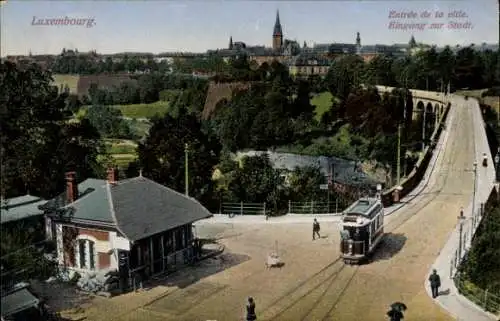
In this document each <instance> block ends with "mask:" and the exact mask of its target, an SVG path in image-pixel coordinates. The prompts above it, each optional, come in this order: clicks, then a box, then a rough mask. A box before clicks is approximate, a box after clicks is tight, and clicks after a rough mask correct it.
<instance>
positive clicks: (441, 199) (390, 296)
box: [262, 97, 477, 321]
mask: <svg viewBox="0 0 500 321" xmlns="http://www.w3.org/2000/svg"><path fill="white" fill-rule="evenodd" d="M452 108H453V110H452V111H451V112H450V115H449V116H450V118H451V119H450V122H451V126H448V130H449V131H450V133H449V138H448V141H447V144H446V147H445V149H444V150H443V151H442V152H441V154H440V157H439V158H438V159H437V164H436V169H435V171H434V172H433V173H432V175H431V177H430V179H429V185H428V186H427V188H426V189H424V190H423V191H422V193H421V194H420V195H419V196H417V197H416V198H415V199H413V200H412V201H411V202H410V203H409V204H407V205H405V206H404V207H403V208H402V209H401V210H400V211H399V213H397V214H396V216H394V217H393V218H392V219H391V220H390V222H389V223H388V224H387V231H388V232H390V234H389V235H388V240H387V241H386V244H384V245H383V246H382V251H379V252H378V253H377V255H375V262H373V263H371V264H369V265H364V266H360V267H359V268H355V267H346V268H343V269H342V270H341V271H340V272H339V271H338V270H339V269H341V267H335V268H332V269H331V271H330V273H329V274H328V275H325V276H323V277H324V280H323V281H320V283H323V284H324V285H322V286H320V287H318V288H316V289H313V287H314V285H313V284H312V283H311V290H312V292H311V293H309V294H308V295H307V296H306V297H303V298H302V299H301V300H300V301H298V302H296V303H294V302H293V299H290V300H289V302H286V303H285V302H283V303H280V304H281V305H282V306H283V308H284V309H286V310H285V311H283V312H281V313H279V315H277V316H276V315H274V313H270V314H269V315H266V316H264V317H263V318H262V319H266V320H353V321H354V320H381V319H383V317H381V316H383V315H384V313H385V312H386V310H387V306H384V304H386V303H387V302H391V301H403V302H405V303H406V304H407V305H408V306H409V309H410V310H409V311H408V314H409V315H411V320H422V321H424V320H425V321H427V320H436V321H437V320H452V318H451V317H449V316H448V315H447V313H446V312H445V311H443V310H442V309H441V308H440V307H438V306H437V305H435V304H434V302H432V300H431V299H430V298H429V297H428V296H427V294H426V292H425V289H424V288H423V287H422V280H423V279H425V277H426V273H427V272H428V270H429V266H431V265H432V263H433V262H434V260H435V258H436V256H437V255H438V253H439V251H440V249H441V248H442V247H443V245H444V243H445V242H446V240H447V239H448V237H449V235H450V233H451V231H452V230H453V229H454V227H455V225H456V223H457V218H456V217H457V214H458V213H459V210H460V207H461V206H466V205H467V204H468V203H469V201H470V199H471V194H472V188H473V173H472V172H471V169H472V164H473V162H474V159H473V158H474V156H473V155H474V154H475V152H474V151H475V150H474V141H473V139H474V138H473V137H474V135H473V134H472V133H473V130H475V129H474V128H473V121H472V119H473V117H472V113H471V109H469V106H468V103H467V102H466V101H465V100H463V99H461V98H460V97H457V98H454V101H453V107H452ZM476 136H477V135H476ZM401 246H402V248H401ZM399 248H401V249H400V251H399V252H398V253H397V254H396V255H394V256H392V255H391V253H387V252H391V251H397V250H399ZM387 255H388V256H392V257H391V259H390V260H383V259H381V258H382V257H383V256H387ZM440 273H441V274H442V275H444V276H446V275H447V273H448V271H440ZM330 276H331V277H332V278H333V282H332V283H331V285H330V284H328V283H327V282H328V281H329V279H328V278H329V277H330ZM443 290H446V289H443Z"/></svg>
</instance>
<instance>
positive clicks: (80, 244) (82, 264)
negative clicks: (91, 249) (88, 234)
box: [78, 240, 87, 269]
mask: <svg viewBox="0 0 500 321" xmlns="http://www.w3.org/2000/svg"><path fill="white" fill-rule="evenodd" d="M86 242H87V240H78V253H79V254H80V264H79V266H78V267H79V268H80V269H84V268H85V266H86V260H85V259H86V257H85V256H86V255H85V252H86V251H85V245H86V244H85V243H86Z"/></svg>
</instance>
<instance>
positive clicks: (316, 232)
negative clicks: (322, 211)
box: [313, 219, 321, 241]
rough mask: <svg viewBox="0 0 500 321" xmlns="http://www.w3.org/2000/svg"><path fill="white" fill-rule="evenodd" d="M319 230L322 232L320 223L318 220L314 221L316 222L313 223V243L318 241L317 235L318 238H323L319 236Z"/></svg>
mask: <svg viewBox="0 0 500 321" xmlns="http://www.w3.org/2000/svg"><path fill="white" fill-rule="evenodd" d="M319 230H320V227H319V222H318V220H316V219H314V222H313V241H314V240H315V239H316V235H318V238H321V236H320V235H319Z"/></svg>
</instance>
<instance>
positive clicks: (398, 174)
mask: <svg viewBox="0 0 500 321" xmlns="http://www.w3.org/2000/svg"><path fill="white" fill-rule="evenodd" d="M406 87H407V86H406V81H405V88H404V93H403V124H401V121H400V122H399V124H398V151H397V155H396V160H397V166H396V183H397V185H398V186H399V182H400V179H401V130H402V126H403V125H405V123H406V90H407V89H406Z"/></svg>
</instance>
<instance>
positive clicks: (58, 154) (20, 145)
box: [0, 62, 99, 198]
mask: <svg viewBox="0 0 500 321" xmlns="http://www.w3.org/2000/svg"><path fill="white" fill-rule="evenodd" d="M0 69H1V72H0V85H1V89H0V90H1V97H2V100H3V101H2V104H1V106H2V107H1V111H0V113H1V117H0V126H1V127H0V128H1V131H2V136H1V138H0V141H1V149H0V152H1V153H0V154H1V155H0V156H1V158H2V164H1V176H2V180H1V193H2V195H3V196H5V197H6V198H8V197H12V196H19V195H22V194H25V193H26V192H27V191H29V192H30V193H32V194H34V195H39V196H42V197H46V198H50V197H53V196H54V194H55V193H58V192H60V191H61V189H62V188H63V186H64V177H63V173H64V171H65V170H74V168H73V164H71V163H70V162H69V161H68V160H70V159H79V162H80V163H81V162H82V160H86V162H85V165H84V166H86V168H89V170H88V171H83V172H82V173H79V174H81V175H82V176H81V178H86V177H88V176H86V175H89V176H90V175H92V176H94V174H95V172H93V170H91V168H94V165H95V164H96V159H95V157H96V155H97V152H98V149H99V144H98V143H96V142H95V140H94V138H95V136H94V134H95V133H94V132H92V129H91V127H86V128H84V130H82V131H80V132H79V135H78V136H72V135H73V133H72V131H71V128H73V126H76V125H73V124H69V123H67V122H66V113H65V111H66V102H65V101H66V100H67V98H68V97H67V94H64V93H62V94H59V93H58V91H57V88H56V87H55V86H52V85H51V81H52V80H51V74H50V73H49V72H47V71H43V70H42V69H41V68H40V67H39V66H38V65H31V66H29V67H28V68H26V69H22V70H21V69H19V68H18V67H17V66H16V65H15V64H12V63H10V62H4V63H2V65H1V66H0ZM89 138H90V139H91V144H88V143H89V141H88V140H87V139H89ZM76 146H86V147H87V148H85V149H77V148H74V147H76ZM94 177H95V176H94Z"/></svg>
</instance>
